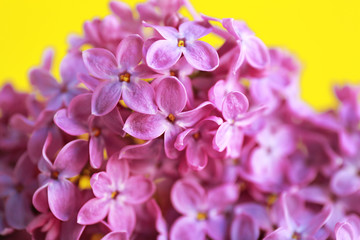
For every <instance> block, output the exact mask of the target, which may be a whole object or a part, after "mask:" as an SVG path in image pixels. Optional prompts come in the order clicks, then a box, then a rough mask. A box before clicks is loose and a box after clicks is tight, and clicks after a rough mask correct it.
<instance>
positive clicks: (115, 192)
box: [111, 191, 119, 199]
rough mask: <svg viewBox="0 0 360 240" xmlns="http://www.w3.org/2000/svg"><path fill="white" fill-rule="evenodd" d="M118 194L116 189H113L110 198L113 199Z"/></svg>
mask: <svg viewBox="0 0 360 240" xmlns="http://www.w3.org/2000/svg"><path fill="white" fill-rule="evenodd" d="M118 195H119V192H118V191H114V192H112V193H111V198H112V199H115V198H116V197H117V196H118Z"/></svg>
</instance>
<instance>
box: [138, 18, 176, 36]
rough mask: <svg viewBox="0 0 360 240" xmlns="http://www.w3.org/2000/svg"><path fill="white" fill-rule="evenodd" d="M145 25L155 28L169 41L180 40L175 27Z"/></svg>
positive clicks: (145, 24)
mask: <svg viewBox="0 0 360 240" xmlns="http://www.w3.org/2000/svg"><path fill="white" fill-rule="evenodd" d="M143 23H144V26H145V27H152V28H154V29H155V30H156V31H157V32H158V33H159V34H160V35H161V36H163V38H165V39H167V40H177V39H178V36H179V33H178V31H177V30H176V29H175V28H173V27H168V26H156V25H152V24H148V23H145V22H143Z"/></svg>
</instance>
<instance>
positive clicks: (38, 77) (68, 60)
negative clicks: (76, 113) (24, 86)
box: [29, 53, 86, 110]
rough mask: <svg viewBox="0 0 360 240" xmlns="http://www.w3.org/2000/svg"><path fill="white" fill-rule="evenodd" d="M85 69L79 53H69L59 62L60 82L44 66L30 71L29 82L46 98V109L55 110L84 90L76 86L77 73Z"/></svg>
mask: <svg viewBox="0 0 360 240" xmlns="http://www.w3.org/2000/svg"><path fill="white" fill-rule="evenodd" d="M85 72H86V69H85V67H84V64H83V62H82V59H81V55H80V54H79V53H69V54H68V55H67V56H66V57H65V58H64V59H63V61H62V62H61V66H60V75H61V78H62V81H63V82H62V83H59V82H58V81H56V79H55V78H54V77H53V76H52V75H51V74H50V72H49V71H48V70H47V69H45V68H35V69H33V70H31V71H30V73H29V78H30V81H31V84H32V85H33V86H35V87H36V88H37V89H39V91H40V92H41V94H42V95H43V96H44V97H45V98H46V99H47V106H46V109H47V110H57V109H59V108H61V107H62V106H68V105H69V103H70V101H71V99H72V98H73V97H75V96H76V95H79V94H80V93H84V92H85V91H86V90H85V89H83V88H79V87H77V85H78V84H79V81H78V80H77V74H78V73H85Z"/></svg>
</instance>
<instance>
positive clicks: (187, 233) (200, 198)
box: [170, 180, 239, 240]
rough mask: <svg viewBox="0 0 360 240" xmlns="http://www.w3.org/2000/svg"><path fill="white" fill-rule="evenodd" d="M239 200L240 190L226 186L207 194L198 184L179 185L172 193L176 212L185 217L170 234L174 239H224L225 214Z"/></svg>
mask: <svg viewBox="0 0 360 240" xmlns="http://www.w3.org/2000/svg"><path fill="white" fill-rule="evenodd" d="M238 196H239V192H238V188H237V186H235V185H233V184H225V185H221V186H219V187H216V188H213V189H211V190H210V191H208V192H206V191H205V189H203V188H202V187H201V186H200V185H199V184H198V183H196V182H193V181H187V180H180V181H177V182H176V183H175V184H174V186H173V189H172V191H171V201H172V203H173V206H174V208H175V209H176V210H177V211H178V212H179V213H181V214H183V215H184V216H181V217H180V218H178V219H177V220H176V221H175V222H174V224H173V226H172V228H171V232H170V239H173V240H175V239H189V240H191V239H194V240H195V239H196V240H197V239H201V240H204V239H205V236H206V235H208V236H210V237H211V238H213V239H224V237H225V234H226V230H225V228H226V227H225V226H226V218H225V216H224V215H223V214H222V211H223V210H224V209H225V208H226V207H228V206H229V205H231V204H233V203H234V202H235V201H236V200H237V199H238Z"/></svg>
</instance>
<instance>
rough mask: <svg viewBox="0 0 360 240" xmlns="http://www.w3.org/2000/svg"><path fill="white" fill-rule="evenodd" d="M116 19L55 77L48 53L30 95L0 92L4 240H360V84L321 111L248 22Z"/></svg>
mask: <svg viewBox="0 0 360 240" xmlns="http://www.w3.org/2000/svg"><path fill="white" fill-rule="evenodd" d="M110 8H111V10H112V14H111V15H110V16H107V17H105V18H104V19H94V20H92V21H88V22H85V24H84V33H85V34H84V36H82V37H80V36H71V37H70V38H69V42H70V48H69V51H68V53H67V55H66V57H65V58H64V59H63V60H62V62H61V66H60V78H61V79H60V80H59V81H58V80H57V79H55V77H54V76H53V75H52V74H51V68H52V62H53V52H52V51H51V50H49V51H46V52H45V54H44V57H43V61H42V64H41V66H39V67H36V68H33V69H32V70H31V71H30V73H29V79H30V82H31V84H32V86H33V88H34V92H33V93H29V94H27V93H18V92H16V91H15V90H14V89H13V88H12V86H11V85H9V84H8V85H5V86H4V87H3V88H2V90H1V91H0V113H1V114H0V235H1V237H0V238H1V239H15V240H16V239H21V240H26V239H34V240H43V239H44V240H45V239H46V240H75V239H84V240H88V239H91V240H93V239H103V240H126V239H132V240H135V239H139V240H142V239H149V240H150V239H158V240H166V239H170V240H182V239H184V240H205V239H212V240H226V239H230V240H240V239H241V240H257V239H266V240H271V239H274V240H276V239H278V240H283V239H284V240H285V239H297V240H300V239H301V240H305V239H306V240H310V239H320V240H321V239H324V240H325V239H337V240H358V239H359V236H360V216H359V214H360V204H359V202H360V175H359V172H360V160H359V158H360V149H359V146H360V131H359V123H360V104H359V100H358V99H359V97H360V88H359V87H357V86H343V87H336V88H335V94H336V96H337V98H338V99H339V105H338V107H337V108H336V109H331V110H329V111H327V112H323V113H317V112H315V111H314V110H312V109H311V108H310V107H309V106H307V105H306V104H305V103H304V102H302V101H301V99H300V97H299V72H300V69H299V65H298V63H297V62H296V60H294V58H293V57H292V56H291V55H290V54H289V53H287V52H285V51H284V50H281V49H278V48H270V49H268V48H267V47H266V46H265V44H264V43H263V42H262V41H261V40H260V39H259V38H258V37H256V36H255V34H254V33H253V32H252V31H251V30H250V29H249V28H248V27H247V25H246V24H245V23H244V22H242V21H238V20H234V19H232V18H226V19H217V18H212V17H208V16H205V15H199V14H198V13H197V12H196V11H195V10H194V8H193V7H192V6H191V5H190V3H189V2H188V1H187V0H149V1H148V2H145V3H141V4H138V5H137V7H136V9H137V15H133V13H132V10H131V9H130V8H129V7H128V6H127V5H125V4H124V3H121V2H116V1H112V2H111V3H110ZM181 8H185V9H187V10H188V11H189V12H190V14H191V15H192V17H193V18H194V20H189V19H187V18H185V17H183V16H182V15H181V14H180V13H179V10H180V9H181ZM210 33H211V34H214V35H217V36H219V37H220V38H221V39H223V44H222V46H221V47H220V48H218V49H216V48H214V47H213V46H211V45H210V44H209V43H207V42H205V41H203V39H202V37H204V36H206V35H208V34H210ZM85 45H86V46H89V45H90V46H91V48H90V49H87V50H84V51H83V49H84V48H85Z"/></svg>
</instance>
